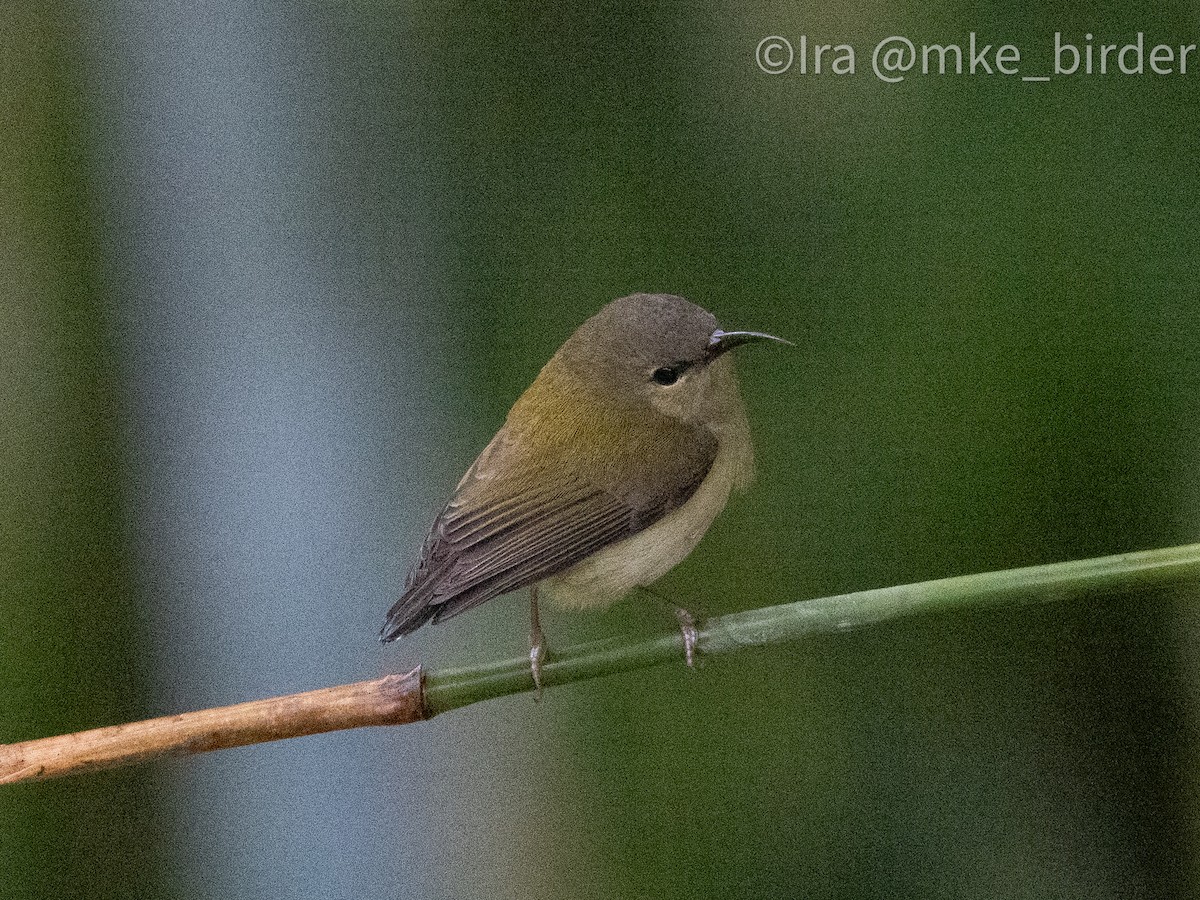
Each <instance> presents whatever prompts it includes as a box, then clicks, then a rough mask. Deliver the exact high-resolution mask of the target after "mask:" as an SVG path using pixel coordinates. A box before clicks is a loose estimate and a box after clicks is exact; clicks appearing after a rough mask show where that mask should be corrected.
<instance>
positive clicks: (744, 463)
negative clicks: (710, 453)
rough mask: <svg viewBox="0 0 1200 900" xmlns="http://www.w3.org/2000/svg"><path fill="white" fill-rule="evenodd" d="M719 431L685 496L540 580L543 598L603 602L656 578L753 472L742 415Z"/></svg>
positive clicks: (571, 602)
mask: <svg viewBox="0 0 1200 900" xmlns="http://www.w3.org/2000/svg"><path fill="white" fill-rule="evenodd" d="M738 424H739V425H740V426H741V427H739V428H734V429H730V430H729V431H728V432H727V433H725V434H722V435H720V436H719V441H720V443H719V449H718V451H717V456H716V459H714V460H713V464H712V467H711V468H710V469H709V471H708V474H707V475H706V476H705V478H704V480H703V481H702V482H701V483H700V486H699V487H698V488H697V489H696V492H695V493H694V494H692V496H691V497H690V498H688V500H687V501H686V502H684V503H683V504H682V505H681V506H679V507H678V508H676V509H674V510H672V511H671V512H669V513H667V515H665V516H663V518H661V519H659V520H658V521H657V522H655V523H654V524H653V525H651V526H650V527H648V528H646V529H644V530H642V531H640V532H638V533H637V534H635V535H633V536H632V537H629V538H626V539H624V540H622V541H618V542H617V543H615V544H612V545H611V546H608V547H605V548H604V549H602V550H599V551H597V552H596V553H594V554H592V555H591V556H589V557H587V558H586V559H584V560H583V561H581V562H579V563H577V564H576V565H574V566H573V567H572V568H570V569H568V570H566V571H565V572H561V573H559V574H558V575H554V576H552V577H550V578H547V579H546V580H545V581H543V582H542V587H543V588H544V589H545V591H546V593H547V594H548V595H549V598H550V599H551V600H553V601H554V602H556V603H558V604H560V605H563V606H569V607H574V608H583V607H597V606H607V605H608V604H611V603H614V602H615V601H617V600H620V599H621V598H622V597H624V596H625V595H626V594H627V593H629V592H630V591H631V590H633V589H634V588H636V587H642V586H645V585H648V584H652V583H653V582H655V581H657V580H658V579H659V578H661V577H662V576H663V575H665V574H666V573H667V572H668V571H670V570H671V569H673V568H674V567H675V566H676V565H678V564H679V563H680V562H682V561H683V559H684V558H685V557H686V556H687V555H688V554H689V553H691V552H692V550H694V549H695V547H696V545H697V544H698V543H700V539H701V538H702V537H704V534H705V532H707V531H708V529H709V526H711V525H712V523H713V520H714V519H716V517H717V516H718V515H719V514H720V512H721V510H723V509H724V508H725V503H726V502H727V501H728V499H729V494H730V492H731V491H733V490H734V489H735V488H736V489H739V490H740V489H742V488H743V487H745V486H746V485H747V484H748V483H749V481H750V479H751V478H752V477H753V470H754V453H753V449H752V447H751V444H750V438H749V431H748V429H747V428H746V427H745V423H744V420H743V421H742V422H740V423H738Z"/></svg>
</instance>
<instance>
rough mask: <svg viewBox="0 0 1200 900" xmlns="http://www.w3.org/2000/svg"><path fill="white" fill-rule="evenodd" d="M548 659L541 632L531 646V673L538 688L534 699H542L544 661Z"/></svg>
mask: <svg viewBox="0 0 1200 900" xmlns="http://www.w3.org/2000/svg"><path fill="white" fill-rule="evenodd" d="M545 661H546V642H545V640H544V639H543V638H542V635H541V633H540V632H539V633H538V634H537V635H536V636H535V637H534V639H533V641H531V642H530V646H529V674H530V675H532V676H533V686H534V687H535V688H536V689H537V693H536V694H534V698H533V699H534V700H535V701H537V702H540V701H541V699H542V663H544V662H545Z"/></svg>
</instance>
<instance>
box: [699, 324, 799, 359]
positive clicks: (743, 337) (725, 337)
mask: <svg viewBox="0 0 1200 900" xmlns="http://www.w3.org/2000/svg"><path fill="white" fill-rule="evenodd" d="M758 341H775V342H776V343H777V344H787V345H788V346H789V347H793V346H795V345H794V344H793V343H792V342H791V341H785V340H784V339H783V338H781V337H775V335H773V334H764V333H763V332H761V331H722V330H721V329H720V328H718V329H717V330H716V331H714V332H713V333H712V337H710V338H709V339H708V358H709V359H715V358H716V357H718V356H720V355H721V354H722V353H725V352H726V351H728V350H732V349H733V348H734V347H740V346H742V345H743V344H753V343H757V342H758Z"/></svg>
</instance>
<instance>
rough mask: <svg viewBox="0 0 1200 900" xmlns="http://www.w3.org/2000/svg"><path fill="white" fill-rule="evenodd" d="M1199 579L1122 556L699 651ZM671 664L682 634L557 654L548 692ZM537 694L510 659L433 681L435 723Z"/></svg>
mask: <svg viewBox="0 0 1200 900" xmlns="http://www.w3.org/2000/svg"><path fill="white" fill-rule="evenodd" d="M1197 580H1200V544H1188V545H1185V546H1182V547H1169V548H1165V549H1160V550H1146V551H1141V552H1137V553H1120V554H1117V555H1115V556H1102V557H1098V558H1095V559H1083V560H1078V561H1074V562H1062V563H1050V564H1048V565H1042V566H1029V567H1027V568H1023V569H1006V570H1003V571H999V572H985V573H981V574H978V575H962V576H958V577H955V578H942V579H939V580H937V581H923V582H919V583H917V584H906V585H900V586H898V587H887V588H877V589H874V590H867V591H857V592H855V593H852V594H840V595H837V596H834V597H823V598H821V599H819V600H801V601H797V602H794V603H783V604H780V605H778V606H768V607H764V608H762V609H752V610H748V611H746V612H740V613H731V614H729V615H725V616H720V617H718V618H713V619H709V620H707V621H706V622H704V623H702V625H703V627H702V628H701V629H700V633H699V641H698V644H697V649H698V651H699V655H700V657H701V658H705V657H713V656H720V655H723V654H727V653H737V652H740V651H742V650H747V649H750V648H753V647H768V646H771V645H773V644H785V643H791V642H794V641H798V640H801V639H803V638H805V637H808V636H809V635H814V634H828V633H831V632H839V631H849V630H851V629H857V628H863V627H865V626H869V625H876V624H879V623H881V622H889V621H896V620H899V619H906V618H911V617H913V616H922V615H931V614H936V613H939V612H968V611H976V610H982V609H989V608H992V607H998V606H1009V605H1016V604H1028V603H1048V602H1052V601H1056V600H1057V601H1061V600H1066V599H1070V598H1072V597H1079V596H1083V595H1087V594H1094V593H1101V592H1112V591H1117V590H1120V591H1134V590H1141V589H1145V588H1149V587H1158V586H1163V585H1167V584H1173V583H1182V582H1188V581H1197ZM670 661H675V662H678V663H680V664H682V661H683V636H682V634H681V633H680V632H673V633H671V634H666V635H662V636H659V637H654V638H650V639H648V640H643V641H637V642H629V641H625V640H620V639H613V640H606V641H598V642H595V643H590V644H582V645H580V646H578V647H571V648H568V649H566V650H564V651H562V652H561V653H555V654H553V655H552V657H551V659H550V660H549V662H547V663H546V664H544V665H543V667H542V683H543V685H545V686H547V687H549V686H551V685H556V684H566V683H567V682H571V681H581V680H584V679H587V678H598V677H600V676H602V675H614V674H617V673H619V672H628V671H631V670H634V669H643V668H646V667H648V666H656V665H660V664H662V663H665V662H670ZM532 689H533V679H532V678H531V677H530V674H529V660H528V659H510V660H506V661H503V662H495V663H488V664H484V665H479V666H469V667H466V668H462V669H453V670H450V671H446V672H435V673H430V674H429V675H427V677H426V683H425V703H426V707H427V708H428V710H429V712H430V714H431V715H434V714H437V713H441V712H446V711H448V710H451V709H457V708H459V707H462V706H467V705H469V704H471V703H478V702H479V701H481V700H488V699H491V698H493V697H500V696H504V695H505V694H515V693H520V692H521V691H528V690H532Z"/></svg>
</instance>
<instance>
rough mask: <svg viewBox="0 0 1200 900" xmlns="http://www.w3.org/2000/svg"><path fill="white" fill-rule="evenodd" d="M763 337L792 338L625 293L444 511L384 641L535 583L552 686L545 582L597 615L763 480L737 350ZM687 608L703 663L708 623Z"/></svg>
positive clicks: (558, 356)
mask: <svg viewBox="0 0 1200 900" xmlns="http://www.w3.org/2000/svg"><path fill="white" fill-rule="evenodd" d="M757 341H777V342H779V343H783V344H787V343H788V341H785V340H783V339H782V338H777V337H775V336H773V335H769V334H763V333H761V332H757V331H722V330H721V329H720V328H718V327H717V320H716V318H715V317H714V316H713V314H712V313H710V312H707V311H705V310H704V309H701V308H700V307H699V306H696V305H695V304H694V303H691V302H689V301H687V300H685V299H683V298H682V297H676V296H672V295H670V294H632V295H630V296H628V297H622V298H620V299H619V300H614V301H612V302H611V303H609V304H607V305H606V306H605V307H604V308H603V309H601V310H600V312H598V313H596V314H595V315H594V316H592V317H591V318H590V319H588V320H587V321H586V322H584V323H583V324H582V325H580V326H579V328H578V329H577V330H576V331H575V333H574V334H572V335H571V336H570V337H569V338H568V339H567V341H566V343H564V344H563V345H562V346H561V347H560V348H559V349H558V352H557V353H555V354H554V356H553V357H552V358H551V360H550V361H549V362H548V363H546V365H545V367H544V368H543V369H542V371H541V373H540V374H539V375H538V377H537V378H536V379H535V380H534V382H533V384H532V385H530V386H529V388H528V389H527V390H526V391H525V393H524V394H522V395H521V397H520V398H519V399H518V400H517V402H516V403H515V404H513V407H512V409H511V410H509V413H508V418H507V420H506V421H505V423H504V426H503V427H502V428H501V429H500V431H499V432H497V433H496V436H495V437H493V438H492V440H491V442H490V443H489V444H488V445H487V446H486V447H485V448H484V449H483V452H482V453H480V454H479V457H478V458H477V459H476V460H475V462H474V463H472V465H471V467H470V468H469V469H467V472H466V474H465V475H464V476H463V477H462V480H461V481H459V483H458V487H457V488H455V491H454V496H453V497H451V498H450V501H449V502H448V503H447V504H446V507H445V508H444V509H443V510H442V511H441V513H439V514H438V517H437V519H436V520H435V521H434V523H433V526H432V527H431V528H430V531H429V535H428V536H427V537H426V538H425V543H424V545H423V547H422V548H421V554H420V557H419V558H418V560H417V562H416V564H415V565H414V566H413V567H412V570H411V571H410V572H409V574H408V579H407V581H406V582H405V586H404V593H403V594H402V595H401V596H400V599H399V600H397V601H396V602H395V604H393V606H392V608H391V609H390V610H388V614H387V622H386V623H385V624H384V626H383V629H382V630H381V632H380V635H379V637H380V640H382V641H384V642H385V643H386V642H388V641H392V640H395V639H396V638H398V637H400V636H401V635H407V634H410V633H411V632H413V631H415V630H416V629H418V628H420V627H421V626H422V625H424V624H425V623H427V622H434V623H436V622H441V621H444V620H445V619H449V618H450V617H452V616H456V615H458V614H459V613H461V612H465V611H466V610H468V609H471V608H472V607H475V606H478V605H479V604H481V603H484V602H486V601H488V600H491V599H492V598H493V597H498V596H500V595H501V594H507V593H509V592H510V591H515V590H518V589H519V588H523V587H528V588H529V589H530V654H529V658H530V669H531V674H532V676H533V681H534V684H535V686H536V687H537V688H538V690H539V692H540V690H541V666H542V663H543V662H544V660H545V653H546V651H545V638H544V636H543V634H542V629H541V626H540V624H539V621H538V594H539V592H540V591H541V592H544V593H546V594H548V595H549V597H550V599H551V600H553V601H556V602H558V603H560V604H562V605H564V606H568V607H575V608H584V607H596V606H605V605H608V604H610V603H613V602H615V601H617V600H619V599H621V598H622V597H624V596H625V595H626V594H628V593H629V592H630V591H631V590H633V589H634V588H639V587H646V586H648V585H650V584H651V583H653V582H654V581H657V580H658V579H659V578H661V577H662V576H663V575H665V574H666V573H667V572H668V571H669V570H670V569H672V568H674V567H675V566H676V565H677V564H678V563H679V562H681V561H682V560H683V559H684V557H686V556H687V555H688V554H689V553H691V552H692V550H693V549H694V548H695V546H696V544H698V543H699V542H700V539H701V538H702V537H703V536H704V533H705V532H706V531H708V528H709V526H710V525H711V524H712V523H713V520H714V519H715V518H716V517H717V515H718V514H719V513H720V512H721V510H722V509H724V508H725V503H726V501H727V500H728V499H729V494H730V492H731V491H733V490H742V489H744V488H745V487H746V486H747V485H749V483H750V481H751V480H752V478H753V476H754V450H753V447H752V445H751V440H750V429H749V425H748V424H747V421H746V411H745V407H744V406H743V405H742V398H741V395H740V393H739V391H738V383H737V377H736V375H735V374H734V370H733V360H732V358H731V357H730V356H729V355H728V351H729V350H732V349H733V348H735V347H740V346H742V345H744V344H748V343H751V342H757ZM677 612H678V613H679V614H680V624H681V627H682V628H683V633H684V643H685V648H686V652H687V661H688V664H689V665H691V663H692V660H693V657H694V651H695V643H696V631H695V626H694V622H693V621H692V620H691V617H690V615H688V614H687V613H686V611H684V610H678V611H677Z"/></svg>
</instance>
